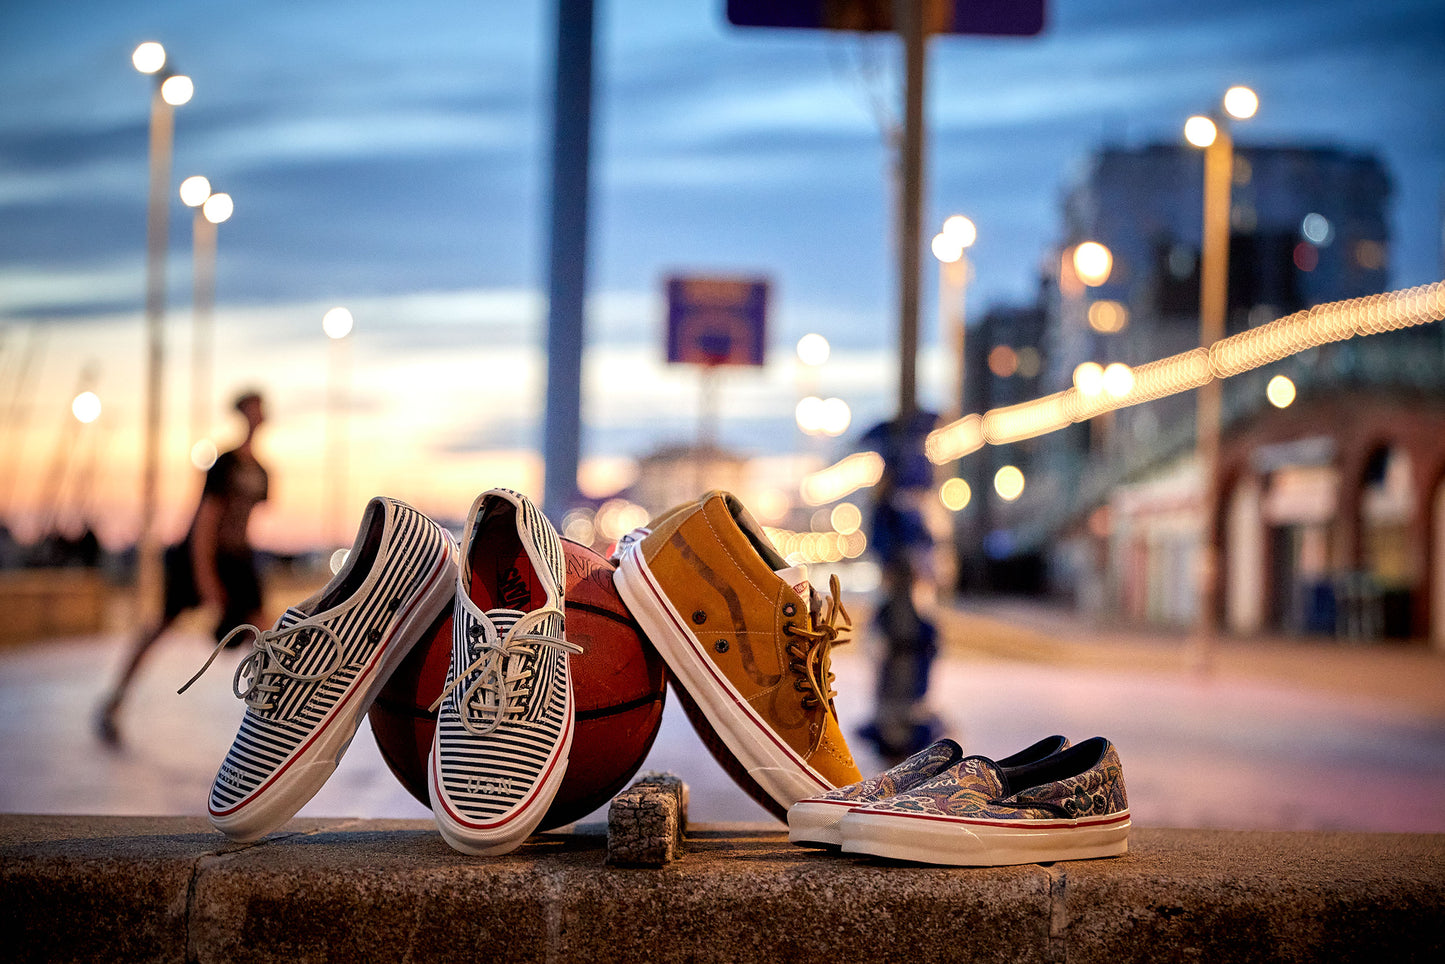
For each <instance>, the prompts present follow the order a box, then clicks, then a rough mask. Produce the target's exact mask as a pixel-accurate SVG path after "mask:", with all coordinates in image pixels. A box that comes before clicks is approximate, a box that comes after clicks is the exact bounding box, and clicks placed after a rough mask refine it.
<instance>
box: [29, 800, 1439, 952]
mask: <svg viewBox="0 0 1445 964" xmlns="http://www.w3.org/2000/svg"><path fill="white" fill-rule="evenodd" d="M1131 845H1132V848H1133V849H1132V852H1131V853H1130V854H1129V855H1128V856H1126V857H1120V858H1116V859H1111V860H1096V861H1081V862H1073V863H1060V864H1055V865H1052V866H1046V865H1045V866H1040V865H1033V866H1027V867H1008V868H993V869H948V868H923V867H917V866H910V865H896V864H888V863H884V862H881V861H872V860H857V859H854V858H851V857H845V856H842V855H839V854H837V853H830V852H826V851H816V850H805V849H802V848H798V847H793V846H791V845H789V844H788V843H787V840H786V836H785V834H784V833H783V832H782V831H781V829H780V828H777V827H776V825H770V826H768V827H766V828H747V827H740V828H712V829H709V828H705V827H704V828H693V829H692V830H691V831H690V832H689V833H688V847H687V852H686V855H685V856H684V857H683V858H682V859H681V860H678V861H676V862H675V863H671V864H669V865H668V866H666V867H663V868H660V869H655V870H654V869H646V870H629V869H620V868H614V867H608V866H606V865H605V864H604V859H605V856H606V847H607V844H606V836H605V829H604V828H603V827H602V826H600V825H598V826H584V827H581V828H574V829H573V830H572V831H571V832H568V833H552V834H544V835H540V836H538V837H534V838H533V840H531V841H530V842H528V843H527V844H526V845H525V846H524V847H523V848H522V849H520V850H519V851H517V852H516V853H513V854H510V855H507V856H505V857H494V858H482V859H477V858H468V857H464V856H462V855H460V854H457V853H455V852H453V851H452V850H450V849H449V848H448V847H447V846H446V844H445V843H443V842H442V840H441V838H440V837H439V836H438V835H437V833H436V832H435V830H434V829H433V828H432V826H431V825H430V824H429V823H425V822H416V821H350V822H347V821H317V820H310V821H306V820H298V821H293V822H292V823H291V824H289V825H288V826H287V828H286V829H285V831H283V832H282V833H278V834H275V835H273V836H271V837H269V838H267V839H266V840H264V841H262V842H260V843H257V844H251V845H234V844H228V843H227V842H226V841H225V840H224V838H222V837H221V836H219V835H218V834H216V833H214V832H213V831H211V830H210V828H209V825H208V824H207V823H206V821H205V820H204V819H203V818H120V817H54V816H47V817H32V816H0V934H3V935H4V941H5V946H4V956H5V959H6V960H7V961H16V962H19V961H41V960H45V961H51V960H105V961H131V960H151V961H200V962H207V961H237V962H245V961H268V962H270V961H321V960H328V959H330V960H366V961H388V960H406V961H416V962H422V961H454V960H468V959H484V960H491V959H494V958H495V959H498V960H518V961H533V960H536V961H574V960H575V961H634V960H648V961H658V962H661V961H772V960H802V961H817V960H830V961H879V962H884V961H886V962H889V964H896V962H900V961H902V962H907V964H913V962H925V961H943V960H950V961H957V960H974V961H1009V962H1013V961H1046V962H1059V961H1067V962H1068V964H1086V962H1093V961H1100V962H1108V964H1122V962H1127V961H1151V962H1152V961H1160V960H1208V961H1242V960H1249V961H1256V960H1288V961H1309V960H1328V961H1350V960H1361V961H1371V962H1373V961H1382V960H1387V961H1414V960H1419V961H1430V962H1432V964H1434V962H1437V961H1439V960H1441V959H1442V957H1445V835H1384V834H1342V833H1237V832H1225V831H1187V830H1136V831H1135V832H1134V835H1133V837H1132V838H1131Z"/></svg>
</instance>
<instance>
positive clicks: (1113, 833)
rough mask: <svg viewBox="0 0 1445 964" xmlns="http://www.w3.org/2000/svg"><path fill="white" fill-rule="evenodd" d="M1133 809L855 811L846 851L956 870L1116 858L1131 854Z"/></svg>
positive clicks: (847, 826) (845, 832) (843, 825)
mask: <svg viewBox="0 0 1445 964" xmlns="http://www.w3.org/2000/svg"><path fill="white" fill-rule="evenodd" d="M1129 823H1130V820H1129V811H1127V810H1125V811H1124V812H1122V813H1114V814H1109V815H1108V816H1104V817H1089V818H1083V819H1079V820H977V819H966V818H962V817H948V816H935V815H929V814H899V813H869V812H867V811H852V812H850V813H848V814H847V816H845V817H844V818H843V820H842V821H841V822H840V824H839V831H840V834H841V836H842V841H843V843H842V849H843V852H844V853H857V854H870V855H872V856H875V857H890V858H893V859H895V860H912V861H916V862H918V863H924V864H945V865H948V866H955V867H1002V866H1008V865H1011V864H1039V863H1050V862H1053V861H1056V860H1087V859H1090V858H1093V857H1117V856H1119V855H1121V854H1124V853H1127V852H1128V850H1129Z"/></svg>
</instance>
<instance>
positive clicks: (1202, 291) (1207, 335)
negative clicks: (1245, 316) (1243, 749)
mask: <svg viewBox="0 0 1445 964" xmlns="http://www.w3.org/2000/svg"><path fill="white" fill-rule="evenodd" d="M1223 107H1224V112H1223V113H1219V112H1217V111H1216V112H1215V113H1214V114H1213V115H1212V116H1210V117H1205V116H1203V115H1196V116H1194V117H1191V118H1189V120H1188V121H1186V122H1185V124H1184V137H1185V139H1186V140H1188V141H1189V143H1191V144H1193V145H1194V146H1195V147H1198V148H1202V149H1203V150H1204V226H1203V236H1202V239H1201V241H1200V252H1199V343H1200V344H1201V345H1202V346H1203V347H1205V348H1208V347H1209V346H1210V345H1212V344H1214V343H1215V342H1217V341H1219V340H1220V339H1221V338H1223V337H1224V332H1225V320H1226V314H1227V312H1228V308H1229V216H1230V208H1231V207H1232V195H1233V182H1234V138H1233V137H1232V136H1230V131H1229V121H1228V118H1230V117H1233V118H1236V119H1238V120H1245V119H1247V118H1250V117H1253V116H1254V114H1255V112H1256V111H1257V110H1258V109H1259V98H1258V97H1257V96H1256V95H1255V93H1254V91H1252V90H1250V89H1249V88H1248V87H1231V88H1230V89H1229V90H1228V91H1227V92H1226V93H1225V95H1224V101H1223ZM1220 388H1221V386H1220V383H1219V379H1217V378H1215V379H1210V380H1209V381H1208V382H1206V383H1205V384H1204V385H1202V386H1200V388H1199V396H1198V400H1197V404H1196V408H1195V415H1194V418H1195V453H1196V458H1197V460H1198V462H1199V471H1200V476H1201V485H1200V500H1201V501H1200V516H1201V519H1200V526H1201V538H1200V558H1199V573H1198V583H1199V585H1198V592H1199V599H1198V607H1199V611H1198V613H1197V614H1196V617H1195V623H1196V629H1197V630H1198V633H1199V636H1200V638H1201V639H1208V638H1209V637H1210V636H1212V635H1213V634H1214V633H1215V631H1216V630H1217V629H1218V619H1217V618H1216V614H1215V611H1214V609H1215V607H1214V602H1215V597H1216V595H1217V587H1218V584H1219V546H1218V544H1217V541H1216V539H1215V532H1214V503H1215V501H1216V499H1217V498H1218V487H1219V478H1218V476H1219V434H1220Z"/></svg>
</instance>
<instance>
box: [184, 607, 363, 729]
mask: <svg viewBox="0 0 1445 964" xmlns="http://www.w3.org/2000/svg"><path fill="white" fill-rule="evenodd" d="M307 630H314V631H315V632H316V633H317V634H318V636H317V637H315V638H319V639H322V640H324V641H326V642H327V643H329V644H330V645H331V656H330V658H329V659H328V660H327V661H326V665H325V666H324V667H323V668H322V669H320V670H317V671H316V672H315V673H298V672H296V671H295V670H293V669H292V668H291V667H290V666H288V665H286V661H287V660H294V659H295V657H296V655H297V653H298V650H297V649H296V648H295V642H294V641H293V642H290V644H289V645H288V641H292V640H293V637H296V636H299V635H300V634H301V633H303V632H306V631H307ZM243 633H250V634H251V635H252V637H253V639H252V641H251V652H249V653H247V654H246V658H245V659H243V660H241V662H240V664H239V665H238V666H237V667H236V674H235V675H234V676H233V677H232V678H231V691H232V692H234V693H235V694H236V696H237V697H238V698H239V699H243V700H245V701H246V705H247V706H249V707H250V708H251V709H253V710H257V711H265V710H269V709H271V708H273V707H274V706H275V705H276V704H275V702H274V698H275V697H276V695H277V694H278V693H280V692H281V691H282V689H283V688H284V687H285V681H286V680H288V679H289V680H294V681H295V682H298V683H314V682H316V681H317V680H323V679H325V678H326V677H328V676H330V675H331V674H332V673H334V672H336V670H337V669H338V668H339V667H340V666H341V640H340V638H339V637H338V636H337V635H336V633H334V632H333V631H332V630H331V629H330V627H328V626H324V625H322V624H321V623H313V622H306V621H305V620H303V621H301V622H299V623H296V624H295V625H292V626H287V627H286V628H284V629H268V630H266V631H264V632H263V631H261V630H260V629H259V628H257V627H255V626H252V625H251V624H250V623H245V624H243V625H240V626H237V627H236V628H235V629H233V630H231V631H230V632H229V633H227V634H226V635H225V637H224V638H223V639H221V641H220V642H218V643H216V648H215V649H213V650H211V655H210V657H208V658H207V659H206V662H205V665H204V666H202V667H201V668H200V670H198V671H197V672H196V675H195V676H192V677H191V678H190V679H189V680H187V681H186V685H185V686H182V687H181V688H180V689H179V690H177V691H176V692H177V693H184V692H185V691H186V690H188V689H190V686H191V684H192V683H194V682H195V681H196V680H198V679H200V678H201V676H202V675H203V674H204V673H205V672H206V670H208V669H210V668H211V663H213V662H214V661H215V659H216V656H217V655H218V654H219V653H220V652H221V650H222V649H224V648H225V647H226V644H227V643H229V642H230V641H231V640H232V639H234V638H235V637H236V636H239V635H241V634H243ZM242 680H245V684H244V685H242Z"/></svg>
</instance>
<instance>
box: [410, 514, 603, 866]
mask: <svg viewBox="0 0 1445 964" xmlns="http://www.w3.org/2000/svg"><path fill="white" fill-rule="evenodd" d="M565 574H566V563H565V561H564V557H563V555H562V542H561V540H560V539H559V538H558V537H557V531H556V530H555V529H553V528H552V524H551V523H550V522H548V521H547V518H546V517H545V516H544V515H542V513H541V512H540V511H539V510H538V509H537V507H536V506H535V505H533V504H532V502H531V500H530V499H528V498H527V497H526V496H524V495H520V494H518V493H516V492H513V491H511V490H509V489H492V490H491V491H489V492H483V493H482V494H481V495H479V496H478V497H477V500H476V502H474V503H473V504H472V510H471V513H470V515H469V516H468V519H467V528H466V536H465V542H464V545H463V548H462V562H461V569H460V572H459V573H458V576H457V588H456V601H455V603H454V608H453V620H452V655H451V664H450V666H449V667H448V669H447V684H446V687H445V689H443V691H442V694H441V696H440V697H439V698H438V699H437V702H436V703H435V704H433V705H432V709H433V710H436V711H437V727H436V736H435V737H434V738H433V740H432V748H431V755H430V756H429V757H428V759H427V782H428V787H429V789H430V793H431V804H432V814H433V815H434V816H435V817H436V823H437V827H438V829H440V830H441V834H442V837H443V838H444V839H445V840H446V842H447V843H449V844H450V845H451V846H452V847H453V848H454V849H456V850H460V851H461V852H462V853H466V854H475V855H486V854H503V853H507V852H509V851H511V850H515V849H516V848H517V847H518V846H520V845H521V844H522V842H523V841H524V840H526V839H527V837H528V836H530V835H531V833H532V831H533V830H534V829H536V827H537V824H538V823H540V822H541V820H542V817H543V816H545V815H546V813H547V808H548V807H550V806H551V805H552V800H553V798H555V797H556V795H557V790H558V788H559V787H560V786H561V785H562V778H563V776H564V774H565V773H566V771H567V758H568V754H569V753H570V752H571V749H572V730H573V721H574V715H575V710H574V706H573V701H572V683H571V675H570V673H569V671H568V663H567V654H568V653H580V652H581V651H582V648H581V647H580V646H577V645H575V644H573V643H569V642H567V641H566V640H565V639H564V636H563V633H564V620H563V614H562V606H563V601H564V599H563V591H564V590H563V587H564V586H565V585H566V582H565V578H566V576H565Z"/></svg>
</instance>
